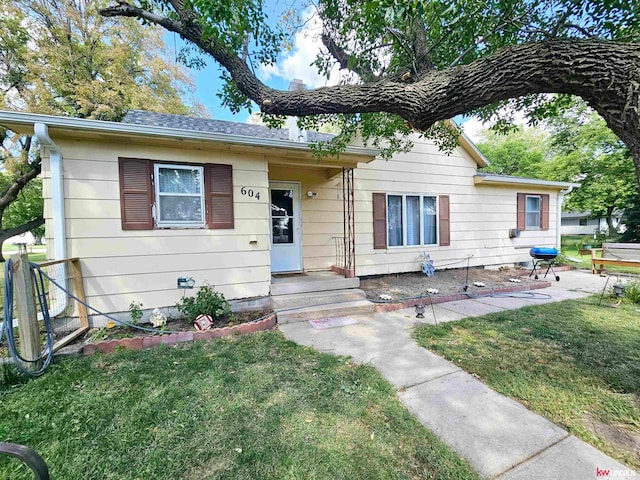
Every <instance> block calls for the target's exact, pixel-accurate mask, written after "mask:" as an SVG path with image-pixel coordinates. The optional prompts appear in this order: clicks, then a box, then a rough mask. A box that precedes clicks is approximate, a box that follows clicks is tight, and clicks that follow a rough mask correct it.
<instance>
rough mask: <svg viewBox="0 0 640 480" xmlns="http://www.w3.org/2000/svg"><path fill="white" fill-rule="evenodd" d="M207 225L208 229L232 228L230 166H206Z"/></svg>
mask: <svg viewBox="0 0 640 480" xmlns="http://www.w3.org/2000/svg"><path fill="white" fill-rule="evenodd" d="M205 189H206V190H207V198H206V201H207V224H208V226H209V228H216V229H230V228H234V221H233V169H232V167H231V165H217V164H207V166H206V175H205Z"/></svg>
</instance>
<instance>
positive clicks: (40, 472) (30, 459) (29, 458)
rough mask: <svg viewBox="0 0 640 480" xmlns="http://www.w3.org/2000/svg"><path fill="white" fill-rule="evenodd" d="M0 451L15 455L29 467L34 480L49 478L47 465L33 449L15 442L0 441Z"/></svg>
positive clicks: (46, 479)
mask: <svg viewBox="0 0 640 480" xmlns="http://www.w3.org/2000/svg"><path fill="white" fill-rule="evenodd" d="M0 453H4V454H5V455H9V456H11V457H15V458H17V459H18V460H20V461H21V462H22V463H24V464H25V465H26V466H27V467H29V468H30V469H31V471H32V472H33V474H34V475H35V478H36V480H50V477H49V467H47V464H46V462H45V461H44V459H43V458H42V457H41V456H40V455H38V452H36V451H35V450H34V449H32V448H29V447H25V446H24V445H18V444H17V443H5V442H0Z"/></svg>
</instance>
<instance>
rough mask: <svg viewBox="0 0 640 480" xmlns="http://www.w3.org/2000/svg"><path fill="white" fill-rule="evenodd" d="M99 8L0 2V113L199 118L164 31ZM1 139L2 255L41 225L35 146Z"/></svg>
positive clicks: (81, 2) (57, 1)
mask: <svg viewBox="0 0 640 480" xmlns="http://www.w3.org/2000/svg"><path fill="white" fill-rule="evenodd" d="M97 8H98V2H94V1H89V0H0V108H3V109H9V110H18V111H29V112H34V113H45V114H53V115H63V116H71V117H81V118H93V119H99V120H120V119H121V118H122V116H123V115H124V114H125V113H126V112H127V110H129V109H136V108H144V109H147V110H155V111H162V112H167V113H178V114H187V113H195V114H204V113H205V110H204V108H203V107H202V106H200V105H197V104H196V105H195V106H194V107H189V106H186V105H185V104H184V101H183V98H184V96H185V95H187V94H188V93H189V92H191V91H192V89H193V84H192V82H191V79H190V78H189V77H188V76H187V75H186V74H185V71H184V69H183V67H180V66H177V65H176V64H175V62H172V61H170V60H168V59H167V55H166V53H165V51H164V44H163V41H162V33H163V30H162V29H160V28H157V27H156V28H145V27H143V26H141V25H139V24H138V23H137V22H135V21H133V20H129V21H126V22H115V21H113V20H110V19H105V18H104V17H102V16H100V15H99V14H98V10H97ZM0 133H1V135H0V140H1V142H0V160H2V161H3V162H4V164H5V168H6V170H7V174H6V175H3V176H2V179H1V181H0V249H1V247H2V242H4V240H6V239H7V238H9V237H10V236H13V235H18V234H21V233H24V232H26V231H30V230H34V229H36V231H35V233H36V234H38V233H39V232H38V230H37V229H38V228H39V229H40V230H41V229H42V227H41V225H42V224H43V222H44V220H43V219H42V209H41V207H40V209H38V208H36V204H38V203H39V202H41V199H40V200H39V201H35V200H36V199H35V198H34V194H35V192H36V190H37V188H36V187H37V184H32V183H31V182H32V181H33V179H35V178H36V177H37V175H38V174H39V173H40V170H41V165H40V155H39V145H37V144H35V142H32V139H31V138H30V137H25V138H20V137H18V136H16V135H12V134H11V133H10V132H6V131H2V132H0ZM14 202H17V204H15V205H14ZM40 233H41V231H40ZM36 236H37V235H36ZM0 259H1V256H0Z"/></svg>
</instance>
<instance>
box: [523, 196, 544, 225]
mask: <svg viewBox="0 0 640 480" xmlns="http://www.w3.org/2000/svg"><path fill="white" fill-rule="evenodd" d="M541 212H542V199H541V197H540V195H527V199H526V203H525V228H526V229H527V230H540V225H541V214H542V213H541Z"/></svg>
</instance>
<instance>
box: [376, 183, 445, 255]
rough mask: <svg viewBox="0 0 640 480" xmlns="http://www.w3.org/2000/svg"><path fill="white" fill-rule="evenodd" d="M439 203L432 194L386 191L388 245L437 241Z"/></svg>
mask: <svg viewBox="0 0 640 480" xmlns="http://www.w3.org/2000/svg"><path fill="white" fill-rule="evenodd" d="M437 204H438V202H437V199H436V197H435V196H431V195H411V194H391V193H390V194H387V245H388V246H389V247H404V246H407V247H410V246H418V245H435V244H437V243H438V231H437V225H438V218H437Z"/></svg>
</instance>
